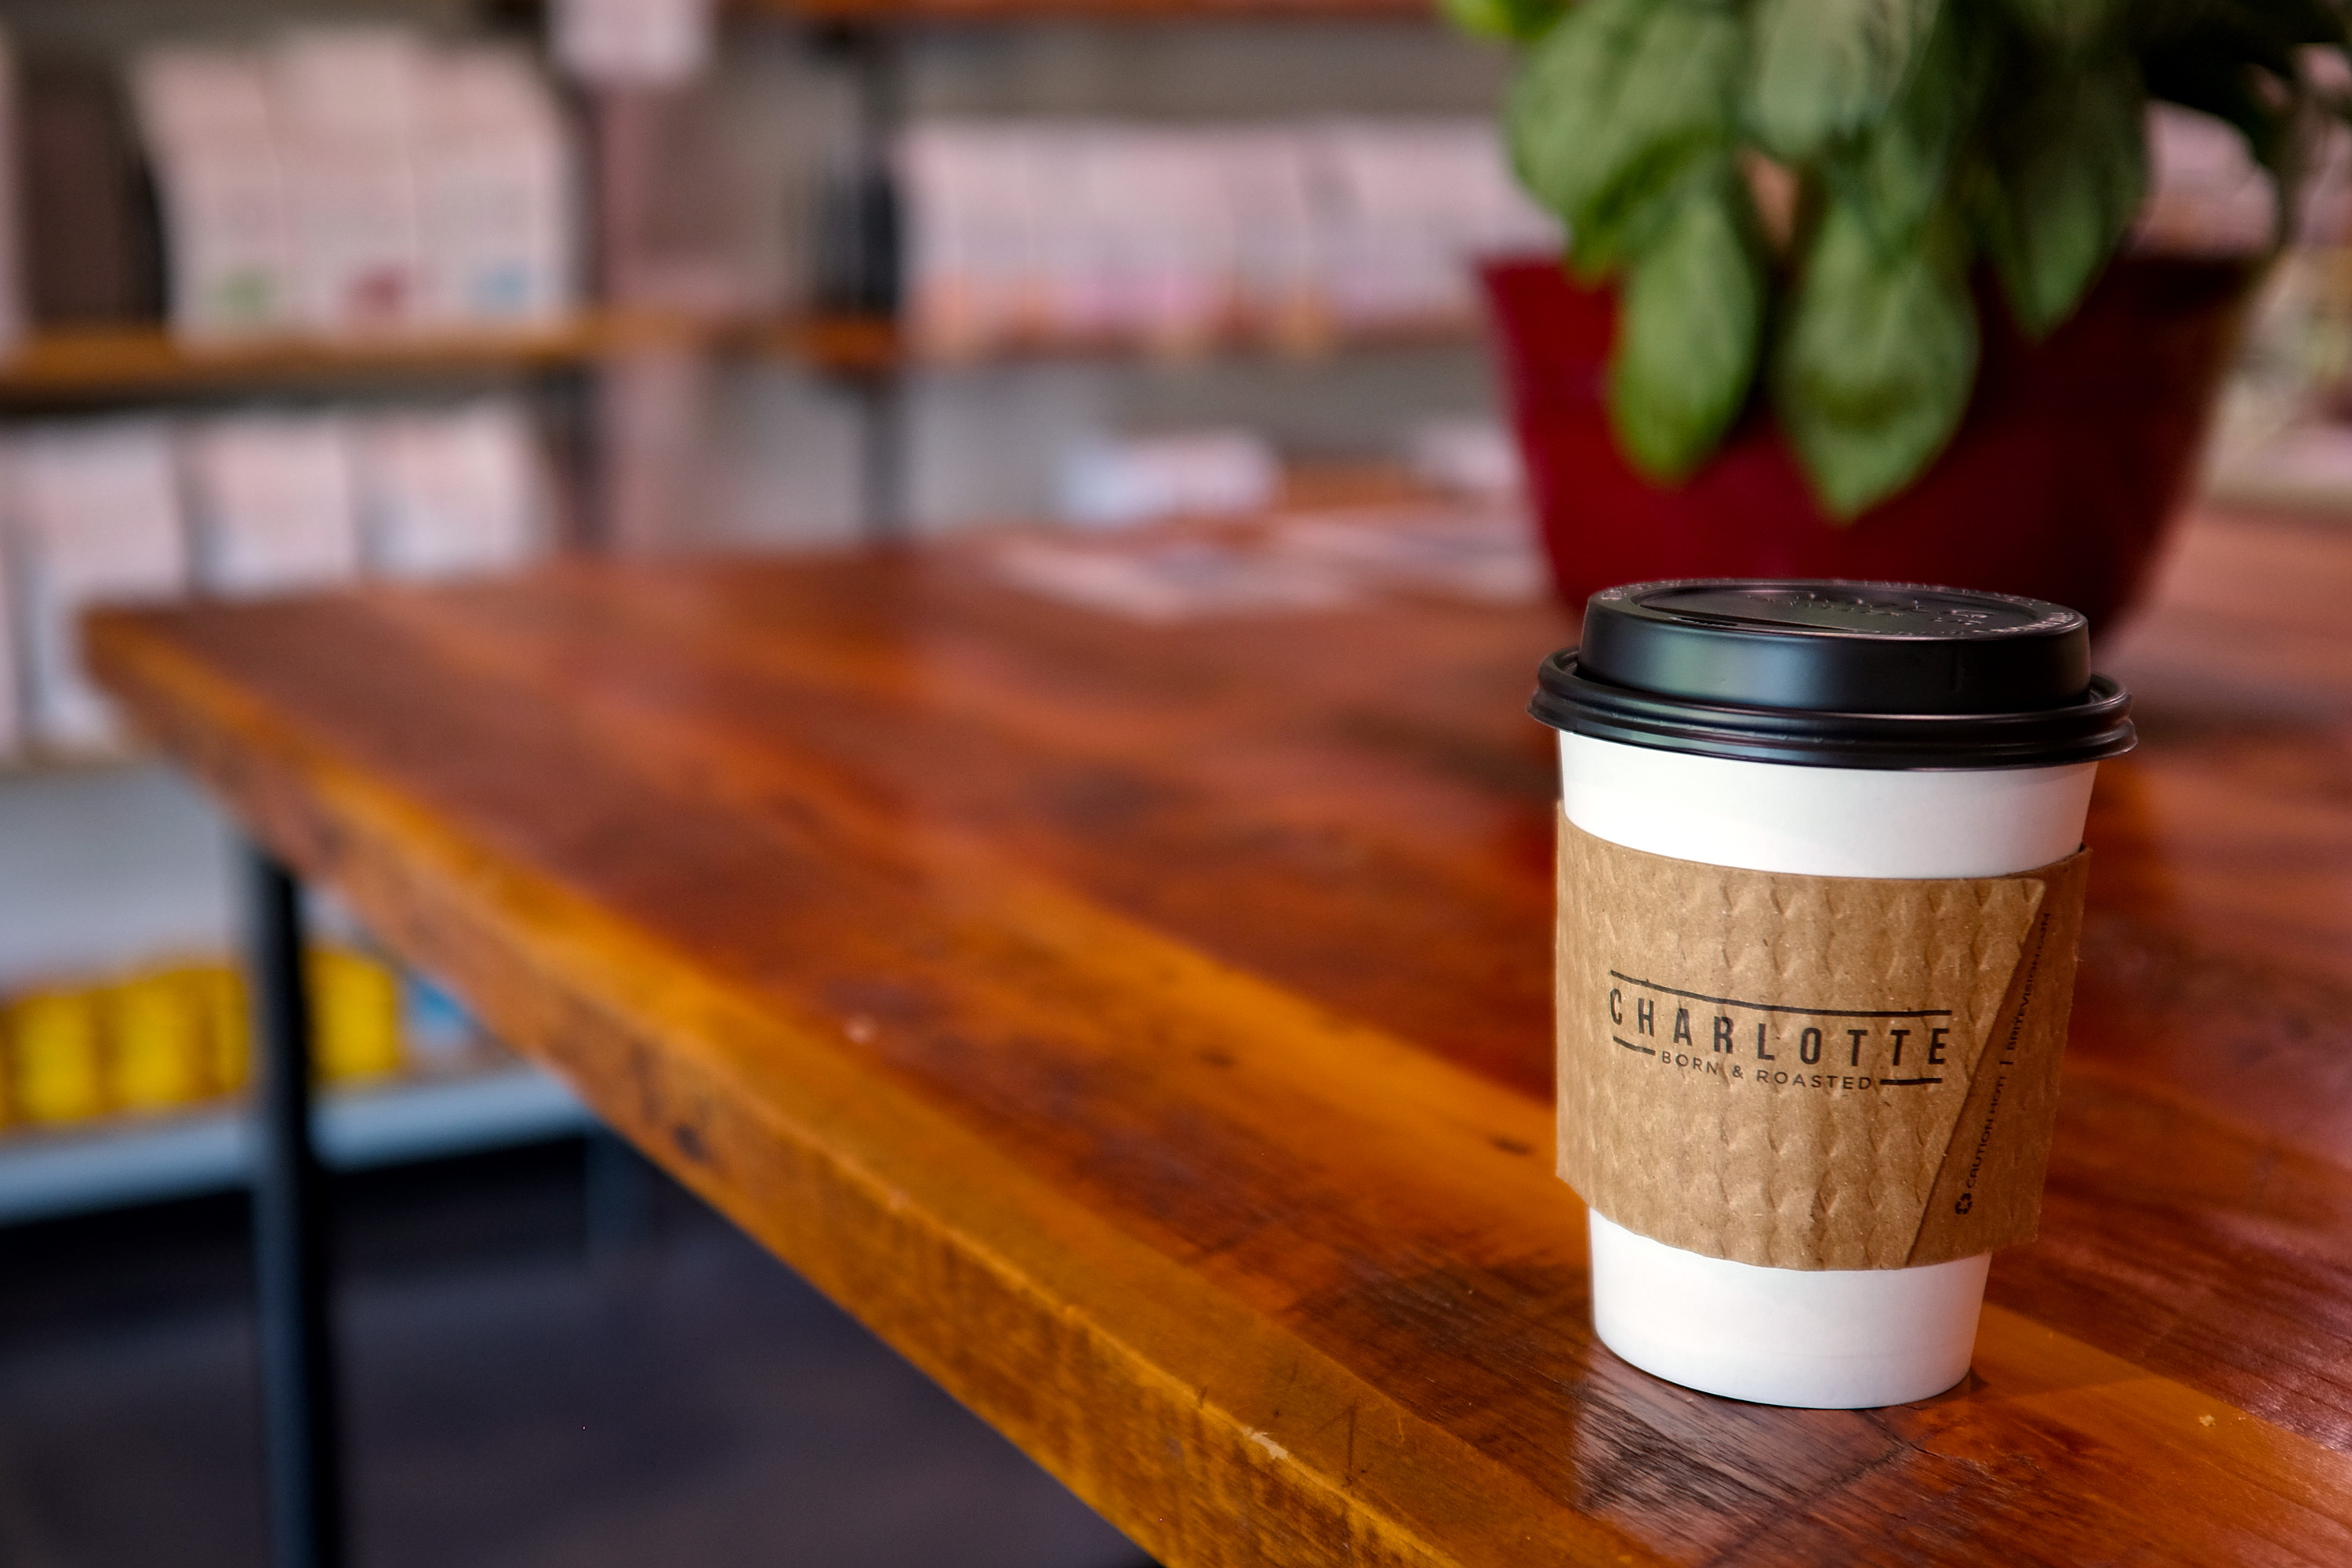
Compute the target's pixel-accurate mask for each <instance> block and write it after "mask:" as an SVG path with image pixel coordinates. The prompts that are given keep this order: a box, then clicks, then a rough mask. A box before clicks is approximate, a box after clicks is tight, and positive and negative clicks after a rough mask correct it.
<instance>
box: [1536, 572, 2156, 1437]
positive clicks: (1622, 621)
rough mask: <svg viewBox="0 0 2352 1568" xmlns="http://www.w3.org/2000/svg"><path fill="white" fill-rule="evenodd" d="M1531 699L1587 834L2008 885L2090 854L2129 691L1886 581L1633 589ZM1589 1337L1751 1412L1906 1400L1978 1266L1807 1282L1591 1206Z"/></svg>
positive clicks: (2045, 634)
mask: <svg viewBox="0 0 2352 1568" xmlns="http://www.w3.org/2000/svg"><path fill="white" fill-rule="evenodd" d="M1585 637H1586V641H1585V644H1584V646H1583V647H1582V648H1580V649H1569V650H1564V651H1563V652H1562V653H1560V654H1557V655H1555V656H1553V658H1551V659H1549V660H1548V661H1547V662H1546V664H1545V667H1544V669H1543V671H1542V676H1541V689H1539V691H1538V696H1537V698H1536V700H1535V703H1534V704H1533V706H1532V709H1531V710H1532V711H1533V712H1534V713H1535V714H1536V716H1537V717H1538V718H1540V719H1542V720H1543V721H1545V722H1547V723H1549V724H1551V725H1552V726H1554V727H1555V728H1556V729H1559V731H1561V733H1560V737H1559V756H1560V792H1561V805H1562V809H1563V811H1564V812H1565V815H1566V816H1567V817H1568V820H1569V821H1570V822H1571V823H1573V824H1574V825H1575V826H1577V827H1579V828H1580V829H1581V830H1583V831H1584V832H1585V833H1588V834H1591V836H1593V837H1596V838H1601V839H1605V840H1607V841H1609V842H1611V843H1614V844H1619V845H1622V846H1624V847H1628V848H1631V849H1635V850H1640V851H1643V852H1646V853H1649V854H1653V855H1662V856H1668V857H1671V858H1675V859H1678V860H1689V861H1698V862H1703V863H1706V864H1709V865H1715V866H1723V867H1730V868H1739V869H1744V870H1753V871H1765V872H1778V873H1782V874H1790V875H1797V876H1817V877H1866V878H1873V879H1930V878H1937V879H1941V878H1976V877H2000V876H2008V875H2011V874H2013V873H2017V872H2021V871H2030V870H2033V869H2035V868H2039V867H2042V866H2047V865H2050V864H2052V863H2053V862H2055V861H2059V860H2063V859H2065V858H2067V857H2069V856H2071V855H2072V854H2074V851H2075V849H2076V848H2077V847H2079V846H2080V844H2081V842H2082V833H2083V822H2084V815H2085V813H2086V811H2087V809H2088V807H2089V804H2090V794H2091V780H2092V775H2093V773H2095V771H2096V768H2097V759H2099V758H2101V757H2105V756H2112V755H2115V754H2116V753H2117V752H2121V751H2124V750H2126V749H2128V748H2129V746H2130V745H2131V743H2132V731H2131V726H2130V723H2129V721H2128V718H2127V717H2126V715H2127V712H2128V705H2129V700H2128V698H2127V697H2126V695H2125V694H2124V693H2123V691H2122V690H2121V689H2120V688H2118V687H2116V685H2115V684H2114V683H2113V682H2112V681H2107V680H2105V679H2102V678H2098V677H2095V676H2093V675H2092V674H2091V673H2090V669H2089V662H2088V660H2089V654H2088V638H2087V633H2086V631H2085V629H2084V623H2083V618H2082V617H2081V616H2079V615H2076V614H2074V612H2073V611H2070V610H2065V609H2063V608H2062V607H2060V606H2057V605H2047V604H2042V603H2041V602H2039V601H2035V600H2024V599H2014V598H2005V597H2003V596H2001V595H1972V594H1968V593H1963V592H1959V591H1955V590H1942V589H1922V588H1916V587H1913V586H1906V585H1901V584H1841V583H1746V582H1738V581H1733V580H1713V581H1708V582H1695V583H1674V584H1635V585H1633V586H1632V587H1627V588H1620V589H1611V590H1608V591H1606V592H1604V593H1601V594H1597V595H1593V598H1592V601H1591V605H1590V606H1589V607H1588V612H1587V616H1586V621H1585ZM1590 1226H1591V1248H1592V1253H1591V1258H1592V1261H1591V1285H1592V1312H1593V1325H1594V1328H1595V1330H1596V1331H1597V1332H1598V1333H1599V1335H1600V1338H1601V1342H1602V1343H1604V1344H1606V1345H1607V1346H1608V1347H1609V1348H1610V1349H1611V1350H1612V1351H1613V1352H1616V1353H1617V1354H1618V1355H1620V1356H1622V1358H1624V1359H1625V1360H1626V1361H1628V1362H1630V1363H1633V1365H1635V1366H1637V1367H1640V1368H1642V1369H1643V1371H1645V1372H1649V1373H1655V1374H1656V1375H1658V1376H1660V1377H1664V1378H1666V1379H1669V1380H1670V1381H1672V1382H1675V1383H1678V1384H1684V1385H1685V1386H1686V1387H1690V1388H1696V1389H1699V1390H1702V1391H1704V1392H1706V1393H1709V1394H1724V1395H1727V1396H1729V1397H1732V1398H1736V1399H1746V1400H1753V1401H1755V1402H1757V1403H1759V1404H1768V1405H1802V1406H1812V1407H1822V1408H1857V1407H1863V1406H1870V1405H1898V1404H1902V1403H1905V1402H1906V1401H1910V1400H1915V1399H1924V1398H1926V1397H1927V1396H1929V1395H1931V1394H1938V1393H1941V1392H1942V1391H1944V1390H1945V1389H1948V1388H1949V1387H1951V1386H1952V1385H1953V1384H1956V1383H1958V1381H1959V1380H1960V1379H1961V1378H1962V1377H1963V1376H1965V1375H1966V1374H1967V1373H1968V1367H1969V1353H1970V1352H1971V1350H1972V1349H1973V1347H1974V1344H1975V1340H1976V1328H1977V1317H1978V1313H1979V1309H1980V1307H1981V1305H1982V1302H1983V1297H1984V1286H1985V1276H1986V1272H1987V1269H1988V1268H1989V1266H1990V1254H1980V1255H1979V1256H1976V1257H1972V1258H1956V1259H1953V1260H1951V1261H1948V1262H1943V1263H1935V1264H1928V1265H1926V1266H1923V1267H1918V1268H1878V1269H1799V1268H1762V1267H1759V1266H1757V1265H1754V1264H1748V1263H1737V1262H1732V1261H1729V1260H1727V1259H1724V1258H1714V1257H1709V1256H1706V1255H1703V1254H1700V1253H1696V1252H1689V1251H1685V1250H1683V1249H1682V1248H1679V1247H1672V1246H1668V1245H1666V1244H1664V1243H1663V1242H1660V1241H1657V1240H1654V1239H1653V1238H1651V1237H1645V1236H1641V1235H1638V1234H1636V1233H1634V1232H1633V1231H1631V1230H1628V1229H1626V1228H1624V1227H1623V1226H1619V1225H1616V1224H1614V1223H1612V1221H1611V1220H1609V1219H1608V1218H1606V1217H1604V1216H1603V1215H1601V1213H1600V1212H1599V1211H1598V1210H1593V1211H1591V1219H1590Z"/></svg>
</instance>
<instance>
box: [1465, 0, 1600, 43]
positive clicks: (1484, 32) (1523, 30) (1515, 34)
mask: <svg viewBox="0 0 2352 1568" xmlns="http://www.w3.org/2000/svg"><path fill="white" fill-rule="evenodd" d="M1439 5H1440V9H1442V10H1443V11H1444V13H1445V19H1446V20H1447V21H1449V22H1452V23H1453V24H1454V26H1457V27H1459V28H1461V29H1462V30H1463V31H1464V32H1465V33H1475V34H1476V35H1478V36H1479V37H1486V38H1501V39H1504V40H1506V41H1507V42H1510V43H1515V44H1525V43H1531V42H1533V41H1534V40H1535V39H1537V38H1539V37H1543V35H1544V34H1545V33H1546V32H1547V31H1549V29H1550V27H1551V25H1552V24H1553V23H1554V22H1557V21H1559V18H1560V14H1561V13H1562V12H1564V11H1566V10H1567V9H1568V5H1567V0H1439Z"/></svg>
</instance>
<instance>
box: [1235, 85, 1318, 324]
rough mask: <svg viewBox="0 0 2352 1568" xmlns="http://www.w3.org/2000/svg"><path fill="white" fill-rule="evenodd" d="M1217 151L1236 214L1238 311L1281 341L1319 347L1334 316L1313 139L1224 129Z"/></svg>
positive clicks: (1272, 130) (1289, 132) (1269, 129)
mask: <svg viewBox="0 0 2352 1568" xmlns="http://www.w3.org/2000/svg"><path fill="white" fill-rule="evenodd" d="M1216 147H1217V161H1218V163H1219V166H1220V169H1221V171H1222V173H1223V179H1224V184H1225V202H1226V205H1227V207H1228V210H1229V211H1230V212H1231V213H1232V215H1233V218H1232V221H1233V225H1234V310H1235V312H1236V314H1237V315H1238V316H1239V317H1240V319H1241V321H1242V323H1243V324H1244V326H1245V327H1246V328H1248V329H1249V330H1250V331H1253V332H1255V333H1258V334H1260V335H1263V336H1265V337H1270V338H1272V339H1274V340H1275V341H1276V342H1283V343H1288V344H1292V345H1294V346H1308V345H1311V344H1314V343H1316V342H1319V341H1320V340H1321V339H1322V338H1323V337H1325V336H1326V335H1328V330H1329V321H1330V313H1331V312H1330V302H1329V300H1328V299H1327V298H1326V297H1325V290H1324V284H1323V274H1324V259H1323V254H1322V249H1321V246H1320V238H1321V236H1320V232H1319V230H1318V227H1317V224H1316V207H1315V191H1314V183H1315V176H1314V169H1313V164H1312V159H1311V154H1310V150H1309V148H1308V145H1307V138H1306V137H1304V136H1302V135H1301V134H1300V133H1299V132H1297V131H1295V130H1293V129H1291V128H1289V127H1286V126H1265V127H1258V128H1252V129H1247V130H1239V131H1231V132H1223V133H1221V134H1219V135H1218V137H1217V141H1216Z"/></svg>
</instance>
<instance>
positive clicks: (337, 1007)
mask: <svg viewBox="0 0 2352 1568" xmlns="http://www.w3.org/2000/svg"><path fill="white" fill-rule="evenodd" d="M305 973H307V975H308V977H309V980H310V1011H311V1020H310V1037H311V1042H312V1060H313V1062H314V1064H315V1070H316V1072H317V1075H318V1077H319V1079H320V1080H321V1081H323V1082H329V1083H341V1082H349V1081H352V1080H354V1079H372V1078H383V1077H385V1076H386V1075H388V1074H392V1073H395V1072H398V1071H399V1070H400V1068H401V1067H402V1066H403V1065H404V1061H405V1059H406V1052H405V1050H404V1042H403V1040H402V1037H401V1026H400V1018H401V1014H400V982H399V980H398V979H397V978H396V977H395V976H394V973H393V972H392V971H391V970H390V969H388V968H386V967H385V966H384V965H383V964H382V963H378V962H376V961H375V960H374V959H372V958H369V957H367V956H365V955H364V954H362V953H359V952H353V951H352V950H350V949H348V948H338V947H328V948H314V949H312V950H311V952H310V956H309V959H308V961H307V963H306V966H305ZM0 1023H4V1024H5V1027H0V1127H5V1126H6V1125H7V1124H8V1123H9V1122H11V1121H19V1122H30V1123H41V1124H54V1123H58V1122H68V1121H85V1120H87V1119H89V1118H90V1117H94V1116H102V1115H105V1114H107V1113H109V1112H110V1111H131V1112H152V1111H163V1110H173V1109H175V1108H178V1107H181V1106H186V1105H192V1104H195V1103H198V1102H201V1101H205V1100H215V1099H219V1098H223V1097H226V1096H228V1095H233V1094H236V1092H238V1091H239V1090H240V1089H244V1088H245V1086H246V1084H247V1081H248V1080H249V1079H251V1077H252V1074H253V1029H252V1025H251V1023H250V1022H249V1015H248V1014H247V994H246V987H245V981H244V977H243V976H242V975H241V974H240V973H238V972H237V970H236V968H235V967H234V966H233V965H230V964H226V963H193V964H188V963H184V964H175V965H172V966H170V967H165V968H156V969H150V970H145V971H142V972H141V973H134V974H131V975H127V976H125V977H123V978H121V979H118V980H115V981H111V982H110V983H108V984H101V985H82V986H60V987H55V988H49V989H44V990H40V991H33V992H27V993H25V994H22V995H20V996H18V997H17V998H16V999H15V1001H13V1002H12V1003H10V1004H9V1005H7V1006H6V1008H5V1012H0Z"/></svg>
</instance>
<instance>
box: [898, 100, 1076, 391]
mask: <svg viewBox="0 0 2352 1568" xmlns="http://www.w3.org/2000/svg"><path fill="white" fill-rule="evenodd" d="M1033 142H1034V137H1033V136H1032V135H1031V134H1029V133H1027V132H1023V131H1020V130H1015V129H1008V128H1004V127H999V126H985V125H977V124H970V123H963V122H953V121H949V122H940V123H935V124H930V125H922V126H918V127H915V128H914V129H912V130H910V131H908V132H907V133H906V134H905V136H904V138H903V139H902V140H901V142H900V143H899V147H898V172H899V175H900V186H901V189H902V191H903V192H904V195H905V199H906V214H907V239H908V319H909V321H910V322H911V324H912V329H913V332H914V336H915V339H916V341H917V342H919V343H920V344H921V345H922V346H923V347H924V348H925V349H926V350H927V351H928V352H930V353H936V354H940V355H942V356H945V357H948V358H959V357H965V356H970V355H974V354H980V353H986V352H988V351H990V350H992V349H995V348H999V347H1002V346H1003V345H1004V344H1005V343H1007V342H1011V341H1013V340H1014V339H1016V338H1018V337H1020V336H1022V335H1024V333H1028V332H1031V331H1035V330H1037V329H1038V328H1039V327H1040V326H1041V324H1042V321H1041V318H1042V300H1041V296H1042V295H1043V293H1044V291H1045V276H1044V270H1045V269H1044V265H1043V262H1042V259H1041V256H1040V247H1041V225H1042V224H1043V222H1044V221H1045V218H1044V215H1042V214H1040V213H1039V212H1037V211H1035V210H1034V206H1035V205H1036V204H1035V202H1034V195H1035V193H1034V189H1033V186H1034V176H1035V174H1036V173H1037V171H1036V169H1035V168H1034V164H1035V163H1036V162H1037V160H1036V159H1035V158H1034V157H1033V156H1032V153H1033ZM1067 199H1069V194H1068V193H1065V194H1064V200H1065V201H1066V200H1067Z"/></svg>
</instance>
